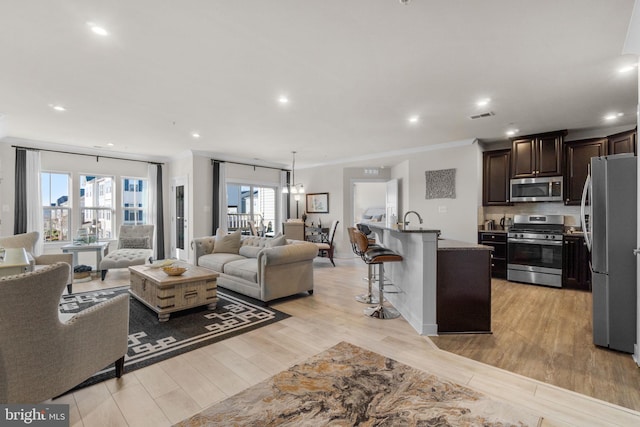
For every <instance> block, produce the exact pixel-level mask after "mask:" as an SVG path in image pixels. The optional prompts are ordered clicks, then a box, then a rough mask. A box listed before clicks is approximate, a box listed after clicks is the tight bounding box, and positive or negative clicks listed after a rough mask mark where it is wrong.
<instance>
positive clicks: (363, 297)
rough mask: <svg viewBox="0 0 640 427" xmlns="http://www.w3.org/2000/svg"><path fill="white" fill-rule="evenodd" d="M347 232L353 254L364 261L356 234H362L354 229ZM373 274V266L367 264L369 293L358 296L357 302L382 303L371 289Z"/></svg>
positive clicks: (349, 228) (350, 228)
mask: <svg viewBox="0 0 640 427" xmlns="http://www.w3.org/2000/svg"><path fill="white" fill-rule="evenodd" d="M347 232H348V233H349V241H350V242H351V249H352V250H353V253H354V254H356V255H358V256H359V257H360V258H362V260H363V261H364V258H363V256H364V252H361V251H360V249H359V247H358V244H357V243H356V238H355V233H360V232H359V231H358V230H356V229H355V228H354V227H348V228H347ZM372 274H373V273H372V271H371V265H370V264H367V277H368V279H369V280H368V284H369V286H368V288H367V293H366V294H362V295H357V296H356V301H358V302H361V303H363V304H378V303H379V302H380V301H378V299H377V298H376V297H375V296H373V292H372V289H371V282H372Z"/></svg>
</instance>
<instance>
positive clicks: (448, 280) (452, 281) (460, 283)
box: [436, 249, 491, 334]
mask: <svg viewBox="0 0 640 427" xmlns="http://www.w3.org/2000/svg"><path fill="white" fill-rule="evenodd" d="M490 252H491V251H489V250H487V249H451V250H447V249H438V267H437V271H438V273H437V275H438V281H437V297H436V301H437V302H436V313H437V314H436V318H437V319H436V320H437V323H438V333H439V334H443V333H490V332H491V275H490V267H489V265H490V262H491V254H490Z"/></svg>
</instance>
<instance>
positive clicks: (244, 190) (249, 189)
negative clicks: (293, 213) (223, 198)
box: [227, 184, 278, 234]
mask: <svg viewBox="0 0 640 427" xmlns="http://www.w3.org/2000/svg"><path fill="white" fill-rule="evenodd" d="M277 193H278V192H277V189H276V187H264V186H260V185H251V184H248V185H246V184H227V202H228V203H227V205H228V210H227V212H228V214H227V228H228V229H229V230H233V229H237V228H242V229H244V230H245V231H246V232H248V223H247V221H248V220H253V221H254V222H255V224H256V227H257V228H258V231H259V232H260V233H269V234H272V233H273V232H274V229H275V224H276V205H277V203H276V194H277Z"/></svg>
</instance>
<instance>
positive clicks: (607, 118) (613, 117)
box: [604, 113, 624, 120]
mask: <svg viewBox="0 0 640 427" xmlns="http://www.w3.org/2000/svg"><path fill="white" fill-rule="evenodd" d="M622 116H624V113H611V114H607V115H606V116H604V119H605V120H615V119H617V118H618V117H622Z"/></svg>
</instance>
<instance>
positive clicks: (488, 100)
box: [476, 98, 491, 107]
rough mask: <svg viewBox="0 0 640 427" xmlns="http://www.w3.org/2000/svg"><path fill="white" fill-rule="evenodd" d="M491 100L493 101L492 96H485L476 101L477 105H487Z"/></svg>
mask: <svg viewBox="0 0 640 427" xmlns="http://www.w3.org/2000/svg"><path fill="white" fill-rule="evenodd" d="M490 102H491V98H484V99H481V100H479V101H478V102H476V105H477V106H478V107H485V106H487V105H489V103H490Z"/></svg>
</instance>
